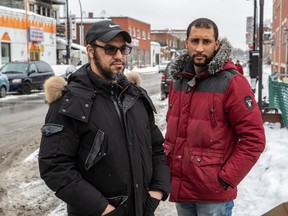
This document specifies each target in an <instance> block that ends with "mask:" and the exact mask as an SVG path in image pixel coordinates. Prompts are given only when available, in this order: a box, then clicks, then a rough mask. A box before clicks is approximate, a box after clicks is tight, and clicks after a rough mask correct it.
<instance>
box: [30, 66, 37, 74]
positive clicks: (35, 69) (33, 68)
mask: <svg viewBox="0 0 288 216" xmlns="http://www.w3.org/2000/svg"><path fill="white" fill-rule="evenodd" d="M32 71H34V72H36V73H37V72H38V70H37V67H36V65H35V64H31V65H30V68H29V72H32Z"/></svg>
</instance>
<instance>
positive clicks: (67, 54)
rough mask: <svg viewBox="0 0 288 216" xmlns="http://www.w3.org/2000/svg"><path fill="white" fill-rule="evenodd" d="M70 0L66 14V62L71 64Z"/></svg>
mask: <svg viewBox="0 0 288 216" xmlns="http://www.w3.org/2000/svg"><path fill="white" fill-rule="evenodd" d="M68 1H69V0H66V14H67V20H66V21H67V44H66V64H69V59H70V34H71V31H70V17H69V7H68Z"/></svg>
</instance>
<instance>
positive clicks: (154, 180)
mask: <svg viewBox="0 0 288 216" xmlns="http://www.w3.org/2000/svg"><path fill="white" fill-rule="evenodd" d="M86 43H87V46H86V50H87V53H88V57H89V60H90V63H88V64H85V65H84V66H82V67H81V68H80V69H79V70H77V71H76V72H75V73H73V74H72V75H71V76H70V77H69V80H68V84H67V85H66V83H65V81H64V80H63V79H62V80H61V78H60V77H53V79H50V80H48V81H47V82H46V83H45V94H46V99H47V102H48V103H49V104H50V106H49V110H48V113H47V116H46V119H45V124H44V126H43V127H42V129H41V131H42V139H41V144H40V151H39V169H40V175H41V178H42V179H43V180H44V181H45V183H46V184H47V186H48V187H49V188H50V189H51V190H53V191H54V192H55V193H56V196H57V197H58V198H60V199H61V200H63V201H64V202H65V203H67V212H68V215H69V216H88V215H93V216H100V215H109V216H112V215H113V216H114V215H115V216H132V215H133V216H134V215H135V216H144V215H145V216H150V215H154V211H155V209H156V208H157V206H158V204H159V202H160V200H165V199H166V198H167V197H168V194H169V186H170V177H169V169H168V167H167V165H166V156H165V152H164V147H163V142H164V138H163V136H162V134H161V131H160V130H159V128H158V127H157V126H156V125H155V120H154V113H153V112H154V111H155V107H154V105H153V104H152V101H151V99H150V98H149V96H148V95H147V92H146V91H145V90H144V89H142V88H141V87H138V86H136V85H134V84H133V83H131V82H129V81H128V80H127V78H126V77H125V76H124V75H123V70H124V67H125V63H126V55H128V54H130V52H131V49H132V48H131V47H130V46H129V43H131V37H130V35H129V34H128V33H127V32H126V31H124V30H123V29H121V28H120V26H119V25H117V24H115V23H113V22H111V21H108V20H105V21H100V22H96V23H95V24H93V25H92V26H91V27H90V28H89V30H88V31H87V34H86ZM59 79H60V80H59ZM56 80H57V81H56Z"/></svg>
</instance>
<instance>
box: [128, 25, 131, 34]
mask: <svg viewBox="0 0 288 216" xmlns="http://www.w3.org/2000/svg"><path fill="white" fill-rule="evenodd" d="M128 32H129V34H130V35H131V36H132V29H131V27H129V28H128Z"/></svg>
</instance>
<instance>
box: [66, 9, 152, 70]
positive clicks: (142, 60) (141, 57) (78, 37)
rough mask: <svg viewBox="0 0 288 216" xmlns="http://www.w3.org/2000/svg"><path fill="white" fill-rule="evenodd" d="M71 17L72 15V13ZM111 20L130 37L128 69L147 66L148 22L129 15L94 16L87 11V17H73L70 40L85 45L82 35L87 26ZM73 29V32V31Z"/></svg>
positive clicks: (149, 52) (149, 49) (148, 58)
mask: <svg viewBox="0 0 288 216" xmlns="http://www.w3.org/2000/svg"><path fill="white" fill-rule="evenodd" d="M72 17H73V15H72ZM104 19H108V20H112V21H113V22H115V23H117V24H118V25H120V26H121V28H123V29H124V30H125V31H127V32H128V33H129V34H130V36H131V38H132V42H131V44H130V45H131V46H132V52H131V54H130V55H128V56H127V65H126V67H127V68H128V69H130V70H131V69H132V68H133V67H147V66H150V65H151V47H150V46H151V44H150V42H151V41H150V24H147V23H145V22H142V21H139V20H136V19H133V18H131V17H124V16H123V17H122V16H121V17H94V15H93V12H89V13H88V17H83V18H82V19H81V18H79V17H75V28H73V30H72V35H74V37H73V38H72V42H73V43H76V44H80V45H81V44H83V45H86V44H85V42H84V38H83V37H84V35H86V33H87V30H88V29H89V27H90V26H91V25H92V24H93V23H94V22H98V21H100V20H104ZM73 31H74V32H73Z"/></svg>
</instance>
